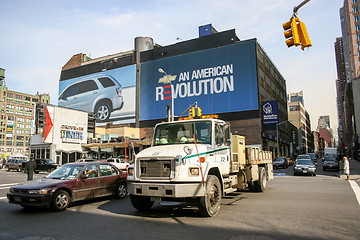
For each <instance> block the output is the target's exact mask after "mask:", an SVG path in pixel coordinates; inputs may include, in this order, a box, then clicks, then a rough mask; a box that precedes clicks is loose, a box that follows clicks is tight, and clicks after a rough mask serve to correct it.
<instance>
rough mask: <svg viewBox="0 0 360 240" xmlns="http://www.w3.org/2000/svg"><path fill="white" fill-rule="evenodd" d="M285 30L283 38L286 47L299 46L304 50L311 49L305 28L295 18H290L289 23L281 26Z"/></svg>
mask: <svg viewBox="0 0 360 240" xmlns="http://www.w3.org/2000/svg"><path fill="white" fill-rule="evenodd" d="M283 28H284V30H285V32H284V36H285V38H286V39H287V40H286V41H285V43H286V45H287V46H288V47H292V46H294V45H295V46H296V47H297V46H299V45H301V49H302V50H304V48H306V47H311V46H312V45H311V41H310V38H309V35H308V33H307V30H306V26H305V24H304V23H303V22H301V21H300V20H299V18H297V17H291V19H290V21H289V22H286V23H284V24H283Z"/></svg>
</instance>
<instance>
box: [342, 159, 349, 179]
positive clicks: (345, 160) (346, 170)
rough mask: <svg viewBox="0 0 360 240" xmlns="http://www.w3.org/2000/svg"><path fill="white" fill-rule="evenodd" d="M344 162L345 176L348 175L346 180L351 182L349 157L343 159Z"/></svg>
mask: <svg viewBox="0 0 360 240" xmlns="http://www.w3.org/2000/svg"><path fill="white" fill-rule="evenodd" d="M343 161H344V174H346V180H350V164H349V159H348V158H347V157H344V158H343Z"/></svg>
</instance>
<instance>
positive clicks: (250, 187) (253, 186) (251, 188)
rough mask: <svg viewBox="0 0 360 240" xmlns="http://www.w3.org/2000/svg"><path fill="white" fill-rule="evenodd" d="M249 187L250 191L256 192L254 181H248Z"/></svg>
mask: <svg viewBox="0 0 360 240" xmlns="http://www.w3.org/2000/svg"><path fill="white" fill-rule="evenodd" d="M248 188H249V191H250V192H255V184H254V182H248Z"/></svg>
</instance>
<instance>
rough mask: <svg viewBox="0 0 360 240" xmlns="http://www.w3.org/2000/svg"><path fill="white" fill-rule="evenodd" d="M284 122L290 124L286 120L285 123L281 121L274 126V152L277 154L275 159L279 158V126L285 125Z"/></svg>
mask: <svg viewBox="0 0 360 240" xmlns="http://www.w3.org/2000/svg"><path fill="white" fill-rule="evenodd" d="M286 122H292V121H291V120H286V121H283V122H281V123H277V124H276V150H277V154H276V156H277V157H280V155H279V152H280V151H279V125H281V124H283V123H286Z"/></svg>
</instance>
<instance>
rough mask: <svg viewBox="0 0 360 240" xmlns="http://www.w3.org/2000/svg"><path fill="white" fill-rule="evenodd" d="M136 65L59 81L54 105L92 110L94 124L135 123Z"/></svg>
mask: <svg viewBox="0 0 360 240" xmlns="http://www.w3.org/2000/svg"><path fill="white" fill-rule="evenodd" d="M135 96H136V65H129V66H126V67H121V68H115V69H112V70H108V71H103V72H101V73H94V74H90V75H85V76H81V77H77V78H72V79H68V80H65V81H60V82H59V98H58V105H59V106H61V107H66V108H71V109H76V110H82V111H86V112H93V113H96V115H97V121H96V125H105V124H106V123H108V122H113V123H115V124H123V123H134V122H135Z"/></svg>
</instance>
